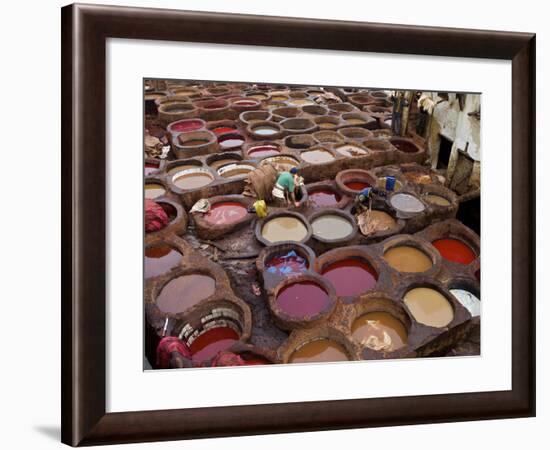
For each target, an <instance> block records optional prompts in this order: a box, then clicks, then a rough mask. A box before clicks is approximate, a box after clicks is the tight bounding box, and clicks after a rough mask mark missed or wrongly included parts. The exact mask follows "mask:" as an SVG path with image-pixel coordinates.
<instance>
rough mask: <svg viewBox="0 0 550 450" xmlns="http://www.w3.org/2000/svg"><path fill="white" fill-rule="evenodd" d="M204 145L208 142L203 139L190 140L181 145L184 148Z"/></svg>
mask: <svg viewBox="0 0 550 450" xmlns="http://www.w3.org/2000/svg"><path fill="white" fill-rule="evenodd" d="M204 144H208V141H207V140H205V139H191V140H189V141H185V142H184V143H183V144H182V145H185V146H186V147H197V146H199V145H204Z"/></svg>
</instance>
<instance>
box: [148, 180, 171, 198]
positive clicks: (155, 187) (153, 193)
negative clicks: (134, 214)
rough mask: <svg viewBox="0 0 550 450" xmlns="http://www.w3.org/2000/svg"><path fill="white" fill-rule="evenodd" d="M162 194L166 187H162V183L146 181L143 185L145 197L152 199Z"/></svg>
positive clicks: (164, 192)
mask: <svg viewBox="0 0 550 450" xmlns="http://www.w3.org/2000/svg"><path fill="white" fill-rule="evenodd" d="M164 194H166V189H164V186H163V185H162V184H158V183H147V184H146V185H145V198H148V199H151V200H152V199H155V198H158V197H162V196H163V195H164Z"/></svg>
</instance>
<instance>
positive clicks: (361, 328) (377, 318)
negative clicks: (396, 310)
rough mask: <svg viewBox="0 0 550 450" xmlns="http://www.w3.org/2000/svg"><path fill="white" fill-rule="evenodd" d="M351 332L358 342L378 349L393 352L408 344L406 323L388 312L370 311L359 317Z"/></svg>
mask: <svg viewBox="0 0 550 450" xmlns="http://www.w3.org/2000/svg"><path fill="white" fill-rule="evenodd" d="M351 333H352V337H353V339H354V340H355V341H356V342H357V343H359V344H361V345H362V346H363V347H367V348H370V349H372V350H376V351H384V352H392V351H394V350H399V349H400V348H402V347H404V346H405V345H407V329H406V328H405V325H403V323H402V322H401V321H400V320H398V319H396V318H395V317H394V316H392V315H391V314H390V313H387V312H382V311H379V312H369V313H366V314H364V315H362V316H360V317H358V318H357V319H355V321H354V322H353V324H352V326H351Z"/></svg>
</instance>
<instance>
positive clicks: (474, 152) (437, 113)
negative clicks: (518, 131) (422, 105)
mask: <svg viewBox="0 0 550 450" xmlns="http://www.w3.org/2000/svg"><path fill="white" fill-rule="evenodd" d="M424 94H425V95H428V96H430V97H431V98H432V100H433V101H434V102H435V103H436V106H435V108H434V112H433V119H432V124H431V129H430V132H429V136H428V142H429V146H430V153H431V164H432V167H433V168H436V167H437V162H438V160H439V149H440V145H441V136H444V137H445V138H447V139H448V140H450V141H451V142H453V145H452V148H451V154H450V158H449V164H448V166H447V181H448V182H449V181H450V180H451V179H452V177H453V174H454V171H455V168H456V163H457V160H458V155H459V153H458V151H459V150H465V151H466V152H467V153H468V155H469V156H470V157H471V158H472V159H473V160H474V168H473V170H472V175H471V178H470V185H471V186H472V190H474V189H476V188H477V187H479V183H480V160H481V135H480V131H481V130H480V120H479V119H478V118H477V117H476V116H473V115H469V113H477V112H480V108H481V95H479V94H464V106H463V107H462V109H461V107H460V101H459V97H458V95H457V94H448V100H447V99H445V98H443V97H440V96H439V95H438V93H435V92H432V93H428V92H426V93H424Z"/></svg>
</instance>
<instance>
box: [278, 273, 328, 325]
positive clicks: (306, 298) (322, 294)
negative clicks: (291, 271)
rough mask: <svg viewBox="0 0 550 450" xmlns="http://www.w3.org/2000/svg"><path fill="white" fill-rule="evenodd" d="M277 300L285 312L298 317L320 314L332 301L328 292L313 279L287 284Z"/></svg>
mask: <svg viewBox="0 0 550 450" xmlns="http://www.w3.org/2000/svg"><path fill="white" fill-rule="evenodd" d="M275 301H276V303H277V305H278V306H279V308H280V309H281V310H282V311H283V312H284V313H286V314H288V315H289V316H291V317H297V318H303V317H308V316H313V315H315V314H318V313H320V312H321V311H323V310H324V309H326V308H327V307H328V306H329V302H330V300H329V297H328V294H327V292H326V291H325V290H324V289H323V288H322V287H321V286H319V285H318V284H317V283H314V282H312V281H298V282H297V283H292V284H289V285H288V286H285V287H284V288H283V289H281V291H280V292H279V294H278V295H277V298H276V300H275Z"/></svg>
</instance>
